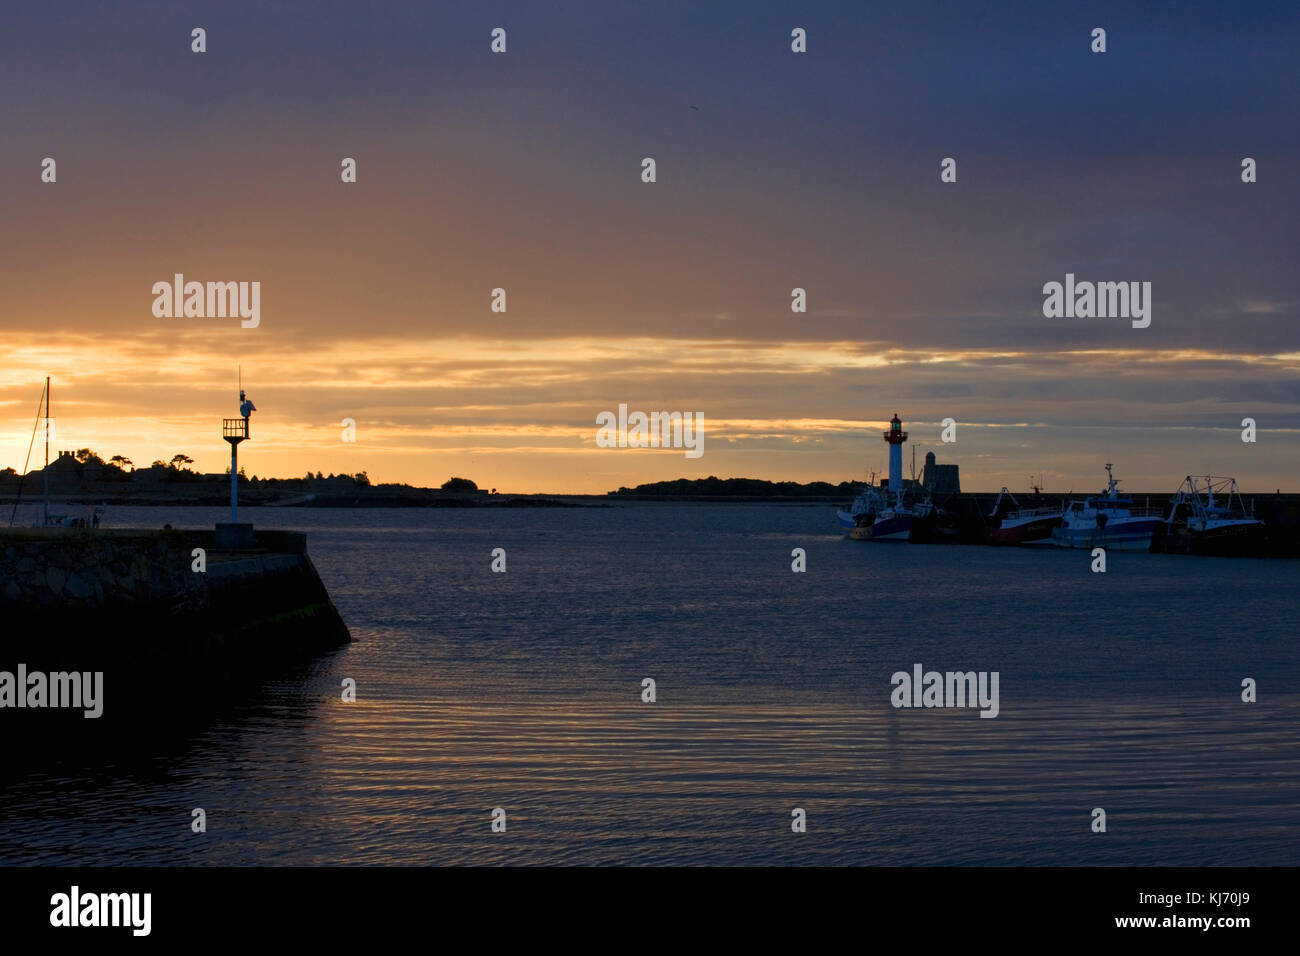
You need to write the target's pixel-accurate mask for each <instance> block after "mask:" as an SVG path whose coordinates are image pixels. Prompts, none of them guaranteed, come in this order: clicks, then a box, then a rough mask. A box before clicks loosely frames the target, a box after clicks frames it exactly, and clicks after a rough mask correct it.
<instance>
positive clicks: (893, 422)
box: [885, 412, 907, 445]
mask: <svg viewBox="0 0 1300 956" xmlns="http://www.w3.org/2000/svg"><path fill="white" fill-rule="evenodd" d="M885 441H887V442H889V444H891V445H901V444H903V442H905V441H907V432H905V431H903V421H902V419H900V418H899V417H898V412H894V417H893V418H891V419H890V420H889V431H887V432H885Z"/></svg>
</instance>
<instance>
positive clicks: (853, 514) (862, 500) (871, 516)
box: [835, 471, 885, 531]
mask: <svg viewBox="0 0 1300 956" xmlns="http://www.w3.org/2000/svg"><path fill="white" fill-rule="evenodd" d="M884 507H885V497H884V495H882V494H881V493H880V489H879V488H877V487H876V473H875V472H874V471H873V472H872V473H871V478H870V480H869V484H868V485H867V487H865V488H863V489H862V491H861V492H859V493H858V496H857V497H856V498H854V499H853V503H852V504H850V505H849V507H848V509H847V510H846V509H844V508H840V509H838V510H836V512H835V517H836V518H837V519H838V520H839V523H840V528H842V529H843V530H845V531H850V530H852V529H853V528H861V527H870V526H871V524H872V522H874V521H875V520H876V515H877V514H879V513H880V512H881V511H882V510H883V509H884Z"/></svg>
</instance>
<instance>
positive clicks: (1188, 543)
mask: <svg viewBox="0 0 1300 956" xmlns="http://www.w3.org/2000/svg"><path fill="white" fill-rule="evenodd" d="M1267 540H1268V535H1267V532H1266V531H1265V526H1264V524H1263V523H1262V522H1239V523H1233V524H1227V525H1221V526H1219V527H1215V528H1210V529H1208V530H1206V531H1199V532H1198V531H1194V530H1192V529H1189V528H1187V527H1185V526H1183V527H1173V528H1170V529H1169V530H1168V531H1167V532H1166V533H1165V534H1163V535H1161V534H1157V535H1156V537H1155V539H1154V540H1153V541H1152V542H1151V550H1152V551H1161V552H1164V553H1166V554H1204V555H1214V556H1218V557H1248V556H1252V555H1260V554H1264V553H1265V551H1266V548H1267Z"/></svg>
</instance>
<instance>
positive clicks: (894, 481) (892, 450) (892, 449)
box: [885, 412, 907, 495]
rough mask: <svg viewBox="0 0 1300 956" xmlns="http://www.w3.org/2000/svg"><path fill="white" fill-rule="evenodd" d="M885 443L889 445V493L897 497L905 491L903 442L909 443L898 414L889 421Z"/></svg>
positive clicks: (895, 413)
mask: <svg viewBox="0 0 1300 956" xmlns="http://www.w3.org/2000/svg"><path fill="white" fill-rule="evenodd" d="M885 441H887V442H888V443H889V493H890V494H895V495H896V494H898V493H899V492H901V491H902V490H903V442H905V441H907V432H905V431H903V422H902V420H901V419H900V418H899V417H898V412H894V417H893V418H891V419H890V420H889V431H887V432H885Z"/></svg>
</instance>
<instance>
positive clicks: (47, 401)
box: [41, 375, 50, 528]
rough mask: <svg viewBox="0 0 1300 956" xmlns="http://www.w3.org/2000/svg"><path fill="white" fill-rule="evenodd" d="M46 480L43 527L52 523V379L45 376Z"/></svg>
mask: <svg viewBox="0 0 1300 956" xmlns="http://www.w3.org/2000/svg"><path fill="white" fill-rule="evenodd" d="M41 477H42V478H43V479H44V480H45V503H44V504H43V505H42V507H41V527H42V528H44V527H45V526H46V525H48V524H49V523H50V377H49V376H48V375H47V376H45V467H44V468H43V469H41Z"/></svg>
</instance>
